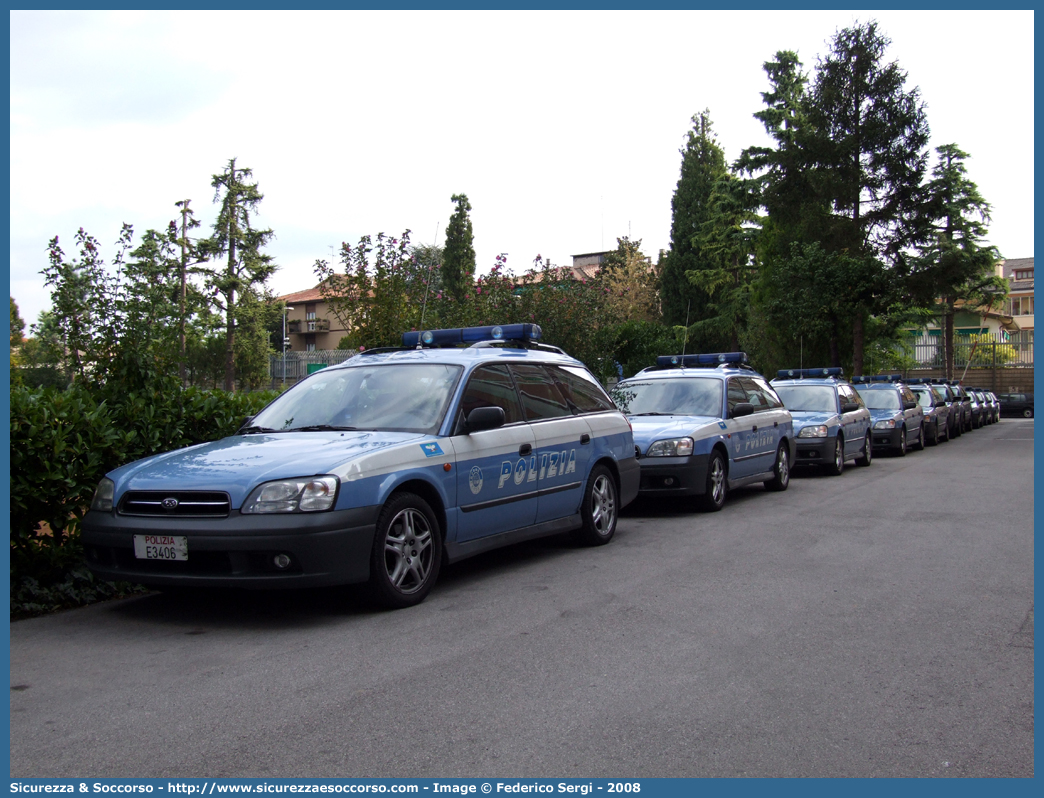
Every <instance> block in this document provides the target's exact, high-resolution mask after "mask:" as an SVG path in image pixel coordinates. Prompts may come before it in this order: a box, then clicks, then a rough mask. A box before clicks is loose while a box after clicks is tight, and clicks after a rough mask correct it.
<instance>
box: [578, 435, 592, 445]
mask: <svg viewBox="0 0 1044 798" xmlns="http://www.w3.org/2000/svg"><path fill="white" fill-rule="evenodd" d="M590 442H591V436H590V435H588V434H587V433H586V432H585V433H584V434H583V435H581V436H580V443H582V444H583V443H590Z"/></svg>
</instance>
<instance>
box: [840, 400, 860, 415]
mask: <svg viewBox="0 0 1044 798" xmlns="http://www.w3.org/2000/svg"><path fill="white" fill-rule="evenodd" d="M858 409H859V402H845V403H844V404H843V405H841V412H842V413H854V412H855V411H857V410H858Z"/></svg>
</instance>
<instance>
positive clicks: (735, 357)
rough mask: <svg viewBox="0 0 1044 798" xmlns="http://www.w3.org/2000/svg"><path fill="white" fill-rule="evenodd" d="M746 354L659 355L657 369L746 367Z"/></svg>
mask: <svg viewBox="0 0 1044 798" xmlns="http://www.w3.org/2000/svg"><path fill="white" fill-rule="evenodd" d="M746 363H747V353H746V352H707V353H704V354H700V355H660V356H659V357H658V358H656V366H657V367H658V368H664V369H665V368H693V367H695V366H722V365H726V364H728V365H736V366H741V365H746Z"/></svg>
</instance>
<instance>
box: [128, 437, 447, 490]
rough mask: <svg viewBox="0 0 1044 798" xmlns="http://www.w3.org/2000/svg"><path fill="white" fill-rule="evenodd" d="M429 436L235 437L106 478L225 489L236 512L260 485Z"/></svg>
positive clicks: (142, 486)
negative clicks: (250, 493)
mask: <svg viewBox="0 0 1044 798" xmlns="http://www.w3.org/2000/svg"><path fill="white" fill-rule="evenodd" d="M424 437H427V436H425V435H420V434H418V433H415V432H362V431H360V432H282V433H278V434H255V435H233V436H232V437H230V438H223V439H222V440H220V441H214V442H213V443H203V444H200V445H199V446H190V447H188V448H187V449H178V450H176V451H173V452H167V453H166V454H157V455H153V456H152V457H146V458H145V459H144V460H138V461H136V462H134V463H128V464H127V465H125V466H121V467H119V468H117V469H116V470H115V471H112V472H110V473H109V474H108V475H107V476H108V477H109V479H111V480H112V481H113V482H115V483H116V500H117V501H119V499H120V496H122V495H123V493H124V492H125V491H127V490H223V491H227V492H228V494H229V497H230V498H231V500H232V506H233V507H239V506H240V505H241V504H242V503H243V500H244V499H245V498H246V496H247V494H248V493H249V492H250V491H251V490H252V489H253V488H254V487H255V486H256V485H258V484H260V483H261V482H267V481H269V480H273V479H286V478H290V477H304V476H315V475H319V474H328V473H330V471H332V470H333V469H334V468H335V467H336V466H338V465H340V464H341V463H344V462H345V461H347V460H351V459H352V458H354V457H359V456H360V455H363V454H367V453H369V452H372V451H374V450H376V449H383V448H386V447H388V446H395V445H397V444H401V443H404V442H406V441H414V440H418V439H420V438H424Z"/></svg>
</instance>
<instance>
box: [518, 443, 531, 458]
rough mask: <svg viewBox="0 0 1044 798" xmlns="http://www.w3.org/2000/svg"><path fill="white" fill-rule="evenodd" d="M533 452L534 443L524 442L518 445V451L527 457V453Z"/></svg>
mask: <svg viewBox="0 0 1044 798" xmlns="http://www.w3.org/2000/svg"><path fill="white" fill-rule="evenodd" d="M532 452H533V445H532V444H530V443H523V444H522V445H521V446H519V447H518V453H519V455H521V456H522V457H525V456H526V455H527V454H531V453H532Z"/></svg>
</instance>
